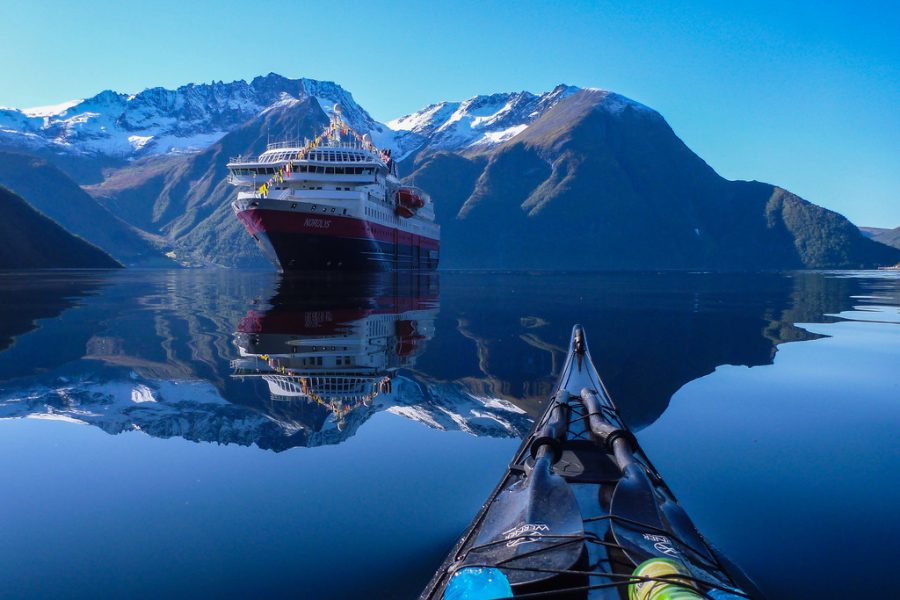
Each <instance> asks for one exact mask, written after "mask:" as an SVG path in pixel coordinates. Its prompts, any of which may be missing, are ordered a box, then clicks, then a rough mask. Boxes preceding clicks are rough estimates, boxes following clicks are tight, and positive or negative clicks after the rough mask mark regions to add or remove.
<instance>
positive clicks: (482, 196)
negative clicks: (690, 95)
mask: <svg viewBox="0 0 900 600" xmlns="http://www.w3.org/2000/svg"><path fill="white" fill-rule="evenodd" d="M335 104H338V105H340V106H341V108H342V110H343V115H344V118H345V120H347V121H348V122H349V124H350V125H351V126H353V127H354V128H355V129H357V130H358V131H360V132H364V133H370V134H371V135H372V137H373V140H374V141H375V143H376V144H377V145H379V146H381V147H385V148H389V149H391V150H392V151H393V152H394V157H395V158H396V159H397V160H398V161H399V164H400V172H401V174H403V175H404V176H406V177H407V180H408V181H411V182H413V183H415V184H417V185H421V186H422V187H424V188H425V189H427V190H428V191H429V192H430V193H431V194H432V197H433V198H434V200H435V206H436V211H437V214H438V222H439V223H440V224H441V225H442V228H443V243H442V265H443V266H444V267H445V268H467V269H468V268H504V269H506V268H510V269H531V268H541V269H717V270H729V269H738V270H757V269H794V268H860V267H871V266H875V265H881V264H894V263H896V262H898V261H900V253H898V252H897V251H896V249H893V248H889V247H887V246H885V245H883V244H880V243H877V242H875V241H872V240H870V239H867V238H866V237H864V236H863V235H862V234H861V233H860V232H859V230H858V229H857V228H856V227H855V226H854V225H853V224H851V223H850V222H849V221H847V220H846V219H845V218H844V217H842V216H841V215H838V214H837V213H834V212H832V211H828V210H826V209H823V208H820V207H817V206H815V205H813V204H811V203H809V202H807V201H805V200H803V199H801V198H799V197H797V196H795V195H793V194H791V193H790V192H788V191H787V190H783V189H782V188H779V187H777V186H774V185H771V184H766V183H761V182H754V181H750V182H747V181H728V180H725V179H724V178H722V177H721V176H719V175H718V174H717V173H716V172H715V171H714V170H713V169H712V168H711V167H709V165H707V164H706V163H705V162H704V161H703V160H702V159H701V158H700V157H698V156H697V155H696V154H694V153H693V152H692V151H691V150H690V149H689V148H687V146H686V145H685V144H684V143H683V142H682V141H681V140H680V139H679V138H678V137H677V136H676V135H675V133H674V132H673V131H672V129H671V127H669V125H668V124H667V123H666V121H665V119H664V118H663V117H662V115H660V114H659V113H657V112H656V111H654V110H653V109H651V108H649V107H647V106H645V105H643V104H640V103H638V102H636V101H634V100H631V99H628V98H626V97H624V96H621V95H619V94H616V93H613V92H609V91H605V90H598V89H593V88H589V89H580V88H577V87H573V86H568V85H559V86H557V87H556V88H554V89H553V90H551V91H549V92H546V93H543V94H532V93H530V92H514V93H499V94H492V95H481V96H475V97H473V98H470V99H468V100H464V101H460V102H439V103H436V104H432V105H430V106H428V107H426V108H424V109H422V110H420V111H416V112H414V113H411V114H409V115H406V116H403V117H400V118H398V119H394V120H392V121H390V122H389V123H387V124H383V123H379V122H377V121H375V120H374V119H373V118H372V117H371V116H370V115H369V113H368V112H367V111H366V110H365V109H364V108H362V107H361V106H359V105H358V104H357V103H356V102H355V100H354V99H353V97H352V95H351V94H350V93H349V92H347V91H346V90H344V89H343V88H342V87H341V86H339V85H337V84H335V83H332V82H321V81H315V80H311V79H288V78H285V77H282V76H280V75H276V74H274V73H270V74H269V75H267V76H265V77H257V78H255V79H253V80H252V81H251V82H250V83H247V82H244V81H237V82H232V83H229V84H223V83H213V84H202V85H187V86H182V87H180V88H178V89H177V90H163V89H162V88H154V89H150V90H146V91H144V92H141V93H140V94H136V95H132V96H127V95H124V94H116V93H114V92H103V93H101V94H98V95H97V96H95V97H94V98H92V99H89V100H85V101H79V102H75V103H67V104H65V105H61V106H58V107H44V108H41V109H27V110H24V111H23V110H11V109H7V110H0V146H6V147H9V146H10V145H12V146H13V147H16V148H21V147H23V146H24V147H26V148H27V149H29V151H32V152H35V153H38V154H40V155H41V156H42V157H44V158H46V159H47V160H50V161H52V162H54V163H55V164H57V166H59V168H60V169H63V170H64V171H66V173H67V174H69V175H70V176H72V177H73V178H74V179H76V181H78V182H79V183H80V184H81V185H82V186H83V188H84V189H85V190H86V191H87V192H88V193H89V194H90V195H91V196H93V197H94V199H95V200H96V201H97V202H98V203H99V204H100V205H102V207H103V208H104V209H105V210H106V211H108V212H109V213H112V214H113V215H115V217H117V218H118V219H120V220H122V221H124V222H126V223H127V224H129V225H130V226H132V227H134V228H136V229H138V230H140V231H141V232H143V234H146V236H147V237H148V238H149V239H153V240H154V241H155V244H156V245H158V246H165V247H167V248H173V249H174V252H175V255H176V257H177V260H178V261H179V262H180V263H181V264H184V265H190V266H199V265H218V266H225V267H259V266H264V265H266V262H265V261H264V259H263V258H262V257H261V255H260V253H259V251H258V250H257V249H256V247H255V246H254V244H252V243H251V242H252V240H251V239H250V237H249V236H247V235H246V234H245V233H244V232H243V231H242V229H241V227H240V225H239V223H238V222H237V220H236V219H234V217H233V215H232V214H231V209H230V206H229V205H230V200H231V199H232V198H233V197H234V194H235V190H234V189H233V188H232V187H231V186H229V185H228V184H227V180H226V178H227V169H226V167H225V165H226V164H227V162H228V160H229V157H231V156H235V155H238V154H240V155H245V156H246V155H254V154H258V153H260V152H262V150H264V149H265V146H266V142H268V141H269V140H271V139H278V138H282V139H283V138H298V137H299V138H304V137H312V136H314V135H315V134H316V133H317V132H318V131H320V130H321V128H322V127H323V126H324V124H326V123H327V121H328V118H329V116H330V113H331V111H332V107H333V106H334V105H335ZM104 107H106V108H104ZM101 108H102V109H103V110H101ZM92 111H93V112H92ZM138 138H140V139H139V142H140V143H137V142H135V139H138ZM145 138H146V139H145ZM123 140H124V141H123ZM173 140H174V141H173ZM576 238H577V239H579V240H581V241H580V244H579V245H578V247H577V248H578V250H577V251H573V249H572V248H573V247H572V246H571V244H560V243H559V240H562V239H576ZM98 243H99V242H98Z"/></svg>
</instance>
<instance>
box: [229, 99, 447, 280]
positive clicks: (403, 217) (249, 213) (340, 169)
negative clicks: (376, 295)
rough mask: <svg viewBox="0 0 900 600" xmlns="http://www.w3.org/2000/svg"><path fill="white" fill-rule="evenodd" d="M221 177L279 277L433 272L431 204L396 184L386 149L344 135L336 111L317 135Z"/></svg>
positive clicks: (236, 162) (233, 165)
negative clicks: (292, 273) (234, 189)
mask: <svg viewBox="0 0 900 600" xmlns="http://www.w3.org/2000/svg"><path fill="white" fill-rule="evenodd" d="M228 170H229V174H228V181H229V183H231V184H232V185H235V186H237V187H238V190H239V191H238V195H237V199H236V200H235V201H234V202H232V208H233V209H234V212H235V214H236V215H237V217H238V218H239V219H240V220H241V221H242V222H243V224H244V226H245V227H246V229H247V231H248V233H249V234H250V235H251V236H253V239H255V240H256V242H257V244H258V245H259V246H260V248H261V249H262V251H263V252H264V253H265V254H266V256H267V257H268V258H269V259H270V260H271V261H272V262H273V263H274V264H275V266H276V267H278V268H279V269H280V270H281V271H394V270H432V269H436V268H437V265H438V260H439V258H440V237H441V233H440V226H439V225H438V224H437V223H436V222H435V215H434V205H433V203H432V201H431V197H430V196H429V195H428V194H427V193H426V192H425V191H424V190H422V189H419V188H417V187H415V186H408V185H403V184H401V183H400V179H399V177H398V175H397V164H396V161H394V160H393V158H392V157H391V153H390V151H389V150H380V149H379V148H377V147H376V146H375V145H374V144H373V143H372V139H371V137H370V136H369V135H368V134H365V135H360V134H359V133H357V132H356V131H354V130H353V129H351V128H350V127H349V126H348V125H347V124H346V123H345V122H344V121H343V119H342V117H341V108H340V106H338V105H335V107H334V110H333V113H332V117H331V120H330V123H329V125H328V127H327V128H326V129H325V131H324V132H323V133H322V134H321V135H319V136H316V137H315V138H314V139H312V140H305V141H303V142H300V141H299V140H295V141H289V142H277V143H270V144H268V145H267V147H266V150H265V152H263V153H262V154H260V155H259V156H258V157H256V158H252V157H246V158H245V157H235V158H232V159H231V160H230V161H229V163H228Z"/></svg>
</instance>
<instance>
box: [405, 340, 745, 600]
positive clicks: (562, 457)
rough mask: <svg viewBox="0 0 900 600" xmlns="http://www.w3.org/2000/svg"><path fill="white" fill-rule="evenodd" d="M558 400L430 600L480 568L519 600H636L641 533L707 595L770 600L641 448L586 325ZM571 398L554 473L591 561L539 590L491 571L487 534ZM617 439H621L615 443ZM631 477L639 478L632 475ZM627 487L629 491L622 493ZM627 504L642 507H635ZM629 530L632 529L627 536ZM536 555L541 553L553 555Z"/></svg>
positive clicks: (445, 567)
mask: <svg viewBox="0 0 900 600" xmlns="http://www.w3.org/2000/svg"><path fill="white" fill-rule="evenodd" d="M583 391H586V392H590V394H588V395H591V394H593V398H595V399H596V400H597V403H598V404H599V407H595V408H596V411H594V413H593V414H594V415H595V416H594V417H590V413H591V412H592V411H590V410H589V409H588V406H589V403H587V402H585V401H582V400H581V394H582V392H583ZM552 398H553V401H550V402H547V408H546V410H545V412H544V414H542V415H541V417H539V418H538V419H537V420H536V421H535V423H534V427H533V428H532V430H531V432H530V433H529V434H528V436H526V438H525V439H524V440H523V442H522V445H521V446H520V447H519V450H518V451H517V452H516V454H515V456H514V457H513V460H512V461H511V463H510V466H509V468H508V470H507V472H506V474H505V475H504V477H503V478H502V479H501V481H500V483H499V484H498V485H497V487H496V488H495V489H494V491H493V492H492V493H491V495H490V496H489V497H488V499H487V501H486V502H485V504H484V505H483V507H482V509H481V510H480V512H479V513H478V515H477V516H476V517H475V519H474V520H473V521H472V523H471V524H470V525H469V527H468V528H467V529H466V531H465V533H464V534H463V535H462V537H461V538H460V539H459V541H458V542H457V543H456V545H455V546H454V547H453V549H452V550H451V551H450V553H449V555H448V556H447V558H446V559H445V560H444V562H443V563H442V564H441V566H440V567H439V568H438V570H437V572H436V573H435V575H434V577H433V578H432V580H431V581H430V582H429V584H428V586H427V587H426V588H425V590H424V591H423V592H422V595H421V596H420V598H421V599H423V600H424V599H432V598H435V599H436V598H442V597H443V595H444V591H445V590H446V587H447V585H448V583H449V582H450V580H451V579H452V576H453V575H454V573H456V572H457V571H459V570H461V569H465V568H466V567H467V566H470V565H473V564H474V565H477V566H493V567H496V568H498V569H499V570H500V571H501V572H504V571H505V575H506V576H507V578H508V579H510V581H511V582H512V589H513V591H514V595H515V596H520V595H524V594H535V593H537V592H541V594H540V596H543V595H544V594H546V595H547V597H554V598H556V597H566V598H598V599H600V598H610V599H613V598H615V599H621V598H623V597H628V589H627V587H628V584H629V582H633V581H634V579H633V576H632V574H633V573H634V572H635V569H636V568H637V567H638V563H640V562H642V559H643V558H644V557H641V556H640V552H635V551H634V548H633V547H630V546H629V544H628V543H626V542H624V541H623V540H621V539H620V538H621V537H623V536H622V532H623V531H626V532H627V533H628V534H629V535H632V534H634V535H636V536H637V538H636V539H637V540H638V541H639V542H641V543H649V546H648V547H649V548H650V549H651V552H657V553H658V554H659V556H670V557H673V558H675V559H677V561H678V562H679V563H680V564H683V568H684V569H685V572H688V573H689V574H688V575H686V576H685V580H686V581H689V582H690V585H691V586H693V587H694V588H695V589H696V590H697V591H698V592H699V593H700V594H701V595H702V594H704V593H706V594H708V593H710V592H711V591H714V590H715V591H718V592H720V593H725V592H727V593H730V594H732V595H731V596H725V597H729V598H742V597H743V598H761V597H762V596H761V594H760V592H759V590H758V589H757V588H756V587H755V586H754V585H753V583H752V582H751V581H750V579H749V578H748V577H747V576H746V575H745V574H744V573H743V572H742V571H740V569H739V568H738V567H736V566H735V565H734V564H733V563H731V562H730V561H728V560H727V559H726V558H725V557H724V556H722V555H721V553H720V552H719V551H718V550H716V549H715V548H714V547H713V546H711V545H710V544H709V543H708V542H707V541H706V539H705V538H704V537H703V536H702V535H701V534H700V533H699V532H698V531H697V530H696V528H695V527H694V526H693V524H692V523H691V522H690V520H689V519H688V518H687V515H686V513H684V511H683V509H681V507H680V506H679V505H678V504H677V500H676V499H675V496H674V494H673V493H672V491H671V490H670V489H669V488H668V486H667V485H666V484H665V482H664V481H663V479H662V477H661V475H660V474H659V472H658V471H657V470H656V468H655V467H654V466H653V465H652V463H651V462H650V460H649V459H648V458H647V457H646V455H645V454H644V453H643V451H642V450H641V449H640V448H639V447H638V446H637V443H636V441H635V440H634V436H633V435H632V434H631V433H630V432H629V431H628V428H627V427H626V425H625V423H624V422H623V421H622V420H621V418H620V417H619V415H618V411H617V409H616V406H615V404H614V403H613V401H612V399H611V398H610V396H609V393H608V391H607V390H606V387H605V386H604V384H603V381H602V380H601V379H600V376H599V374H598V372H597V369H596V368H595V366H594V364H593V362H592V361H591V357H590V352H589V351H588V348H587V341H586V336H585V334H584V332H583V330H582V329H581V327H580V326H576V327H575V328H574V329H573V333H572V339H571V342H570V348H569V353H568V356H567V359H566V363H565V366H564V367H563V370H562V373H561V374H560V377H559V380H558V382H557V384H556V387H555V388H554V391H553V394H552ZM561 399H562V401H564V402H565V403H566V405H567V406H568V407H569V413H568V414H570V416H569V420H568V428H567V433H566V436H565V439H564V441H563V442H562V443H561V445H560V446H559V456H558V460H557V461H556V463H555V464H554V465H553V471H554V473H556V474H557V475H559V476H561V477H562V478H563V479H564V480H565V481H566V482H567V483H568V485H569V486H570V488H571V489H572V491H573V493H574V495H575V497H576V498H577V501H578V507H579V509H578V510H579V512H580V513H581V514H580V516H579V518H581V519H582V521H583V524H584V532H585V533H584V539H583V540H577V542H580V543H582V544H583V548H582V549H583V559H582V560H580V561H579V563H578V565H577V566H575V567H572V568H569V569H566V570H565V572H562V571H561V572H559V573H557V574H555V575H554V576H552V577H550V578H545V579H543V580H542V581H541V584H540V587H539V588H537V589H536V588H535V586H531V587H529V586H527V585H516V583H515V582H516V581H518V580H526V579H527V578H523V577H522V574H521V573H515V572H514V571H515V567H514V566H513V568H512V569H510V568H509V564H508V563H507V564H496V565H489V564H487V563H486V562H485V561H484V556H489V554H486V553H485V552H484V548H485V544H484V535H483V529H485V526H486V523H488V522H489V521H490V520H491V519H495V518H496V507H497V506H498V505H500V504H502V498H503V497H504V496H505V495H507V494H508V493H509V490H514V489H515V488H516V487H517V486H521V485H522V482H523V481H524V480H525V479H526V478H527V477H528V476H529V472H530V469H531V465H533V464H534V459H533V458H532V453H533V448H534V446H535V444H536V443H540V439H539V432H540V431H541V429H542V428H543V427H545V424H546V423H547V421H548V419H549V418H550V417H549V415H550V413H551V412H552V407H553V405H554V404H556V403H557V402H560V401H561ZM592 419H594V420H597V421H598V422H599V424H600V427H601V428H603V431H609V432H615V433H612V434H610V436H609V437H606V438H605V439H602V438H601V437H600V436H598V435H597V430H596V429H594V428H593V425H592V423H593V421H592ZM615 439H619V440H620V441H619V442H615V441H614V440H615ZM621 440H625V441H626V442H628V444H630V445H631V447H632V452H631V453H630V454H628V456H627V457H625V458H624V460H626V461H631V462H632V463H633V464H631V465H630V466H627V468H623V466H622V464H621V463H622V460H623V456H622V454H623V453H622V452H620V451H621V450H622V448H623V447H625V446H626V445H625V444H623V443H622V441H621ZM626 473H630V475H627V476H626ZM625 480H627V481H628V483H625V484H622V485H621V486H620V485H619V484H620V483H621V482H622V481H625ZM629 489H630V490H631V491H632V493H630V494H629V493H628V490H629ZM617 490H618V497H619V500H617V502H618V503H619V504H620V506H619V507H617V508H615V509H614V508H612V505H613V503H614V501H613V497H614V496H615V495H616V491H617ZM635 490H636V491H637V492H636V493H635ZM622 503H626V504H625V505H623V504H622ZM627 503H632V504H634V506H627ZM623 508H624V509H631V510H628V511H626V512H625V513H624V514H628V515H629V519H628V520H631V519H633V522H629V523H625V522H624V521H623V520H622V519H620V518H619V517H620V515H621V514H623ZM611 511H616V512H615V514H613V513H612V512H611ZM644 515H646V516H644ZM624 525H627V526H628V527H627V528H624V527H623V526H624ZM624 537H627V536H624ZM623 544H624V545H623ZM535 548H536V549H535V552H536V553H537V552H543V551H545V550H543V549H540V548H537V546H535ZM546 551H547V552H552V551H553V550H546ZM545 576H546V574H545ZM564 591H565V592H564ZM563 593H564V595H563ZM623 594H624V595H623ZM540 596H534V595H532V596H530V597H540Z"/></svg>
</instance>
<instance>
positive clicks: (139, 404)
mask: <svg viewBox="0 0 900 600" xmlns="http://www.w3.org/2000/svg"><path fill="white" fill-rule="evenodd" d="M115 283H118V284H120V285H118V286H117V285H112V286H110V288H109V289H107V290H106V291H105V295H101V296H100V297H99V298H98V299H95V300H89V301H86V302H84V303H83V305H82V306H80V307H78V308H76V309H75V310H73V311H72V314H73V315H74V316H75V318H69V319H64V320H63V319H60V320H57V321H50V322H48V323H47V324H46V325H45V326H44V327H42V328H40V329H39V330H38V331H35V332H33V333H32V334H30V335H29V336H25V338H23V340H21V342H23V343H20V344H17V347H15V348H12V349H11V350H10V351H8V352H7V353H4V354H0V372H5V371H6V372H11V371H13V370H14V368H15V367H16V365H19V366H20V373H21V375H22V376H19V377H16V378H14V379H11V380H9V381H8V382H7V383H8V384H9V385H4V387H3V391H2V392H0V418H3V417H7V418H9V417H31V418H44V419H58V420H66V421H76V422H81V423H88V424H92V425H95V426H97V427H100V428H102V429H103V430H105V431H107V432H109V433H119V432H123V431H131V430H141V431H144V432H145V433H148V434H150V435H153V436H158V437H172V436H178V437H183V438H185V439H190V440H195V441H214V442H219V443H238V444H244V445H249V444H256V445H258V446H259V447H262V448H272V449H276V450H282V449H286V448H290V447H295V446H311V445H320V444H329V443H338V442H340V441H342V440H344V439H347V438H349V437H350V436H352V435H353V433H355V431H356V429H357V428H358V427H359V426H360V425H361V424H362V423H363V422H365V421H366V420H367V419H368V418H369V417H370V416H371V415H372V414H374V413H375V412H378V411H382V410H386V411H389V412H393V413H396V414H400V415H403V416H405V417H407V418H411V419H415V420H417V421H420V422H422V423H424V424H426V425H428V426H430V427H435V428H440V429H447V430H463V431H468V432H470V433H473V434H476V435H491V436H518V435H522V434H523V433H524V432H525V431H526V430H527V428H528V427H529V426H530V420H529V418H528V417H527V416H526V415H524V414H523V412H522V411H521V410H520V409H518V408H516V407H515V406H514V405H512V404H509V403H507V402H505V401H502V400H498V399H495V398H492V397H489V396H486V397H482V396H478V395H476V394H471V393H468V392H466V391H465V390H462V389H459V387H458V386H455V385H453V384H451V383H447V382H437V381H429V380H427V379H426V378H421V377H418V376H415V375H414V372H413V371H411V370H410V368H411V367H413V366H414V364H415V360H416V357H417V356H419V355H420V354H421V353H422V351H423V349H424V347H425V344H426V343H427V341H428V339H429V338H430V337H431V336H432V335H433V329H434V327H433V321H434V317H435V315H436V314H437V306H438V302H437V300H438V287H437V280H436V276H435V275H431V276H430V277H427V278H419V277H408V278H397V277H391V278H387V279H382V278H378V279H367V280H361V281H346V280H341V281H338V280H324V281H321V280H320V281H316V280H311V279H285V280H281V281H277V282H276V281H273V280H272V278H271V276H268V275H239V276H234V275H232V276H231V277H224V278H222V277H220V276H217V275H209V274H204V275H202V276H197V275H191V274H184V273H177V274H143V275H142V277H138V278H136V279H129V278H128V277H126V278H124V279H119V280H116V282H115ZM273 287H274V288H275V289H276V290H277V291H276V292H275V293H274V296H273V297H272V299H271V306H270V307H267V308H266V307H264V306H263V305H262V304H260V303H259V301H258V300H257V301H255V302H253V303H252V304H251V306H255V308H251V309H250V310H249V311H248V310H247V309H246V304H244V305H243V306H240V305H239V304H238V303H239V302H241V300H238V299H244V298H252V297H253V296H254V295H257V294H258V290H260V289H263V290H265V289H266V288H268V289H269V290H271V289H273ZM263 294H264V295H272V292H268V293H265V292H263ZM242 313H243V315H242ZM228 323H231V325H228ZM234 323H238V326H237V332H234V329H235V326H234ZM232 334H233V339H232ZM47 348H54V350H55V352H47ZM235 348H237V352H236V350H235ZM45 365H48V366H49V365H52V368H49V369H48V368H46V367H45ZM235 376H236V377H235Z"/></svg>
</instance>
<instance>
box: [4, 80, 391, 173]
mask: <svg viewBox="0 0 900 600" xmlns="http://www.w3.org/2000/svg"><path fill="white" fill-rule="evenodd" d="M308 97H313V98H315V99H316V100H317V101H318V104H319V106H320V107H321V108H322V110H324V111H325V112H326V113H329V114H330V113H331V111H332V108H333V106H334V105H335V104H339V105H340V106H341V107H342V109H343V115H344V119H345V120H346V121H347V122H348V123H349V124H350V125H351V126H353V127H354V128H355V129H357V130H359V131H364V132H371V133H372V135H373V138H376V139H382V138H384V137H385V135H384V134H385V133H386V132H387V130H386V128H385V127H384V126H383V125H381V124H380V123H377V122H375V120H374V119H372V117H371V116H370V115H369V113H367V112H366V111H365V110H364V109H363V108H362V107H360V106H359V105H358V104H357V103H356V101H354V100H353V96H352V95H351V94H350V93H349V92H347V91H346V90H344V89H343V88H342V87H341V86H339V85H337V84H335V83H333V82H330V81H317V80H314V79H288V78H286V77H282V76H281V75H276V74H274V73H270V74H269V75H266V76H265V77H256V78H255V79H253V80H252V81H251V82H250V83H247V82H246V81H243V80H240V81H233V82H231V83H222V82H213V83H209V84H189V85H185V86H182V87H179V88H178V89H176V90H167V89H164V88H159V87H157V88H150V89H147V90H144V91H143V92H140V93H139V94H133V95H129V94H122V93H117V92H113V91H110V90H106V91H103V92H100V93H99V94H97V95H96V96H94V97H92V98H87V99H83V100H72V101H69V102H64V103H62V104H59V105H55V106H41V107H35V108H28V109H12V108H0V139H3V141H6V142H7V143H11V144H14V145H18V146H24V147H26V148H28V147H30V148H49V149H51V150H54V151H58V152H69V153H76V154H99V155H106V156H115V157H122V158H134V157H138V156H145V155H150V154H167V153H184V152H196V151H200V150H203V149H205V148H207V147H208V146H209V145H211V144H213V143H215V142H216V141H218V140H219V139H221V138H222V136H224V135H225V134H227V133H228V132H229V131H232V130H234V129H235V128H237V127H238V126H240V125H242V124H243V123H245V122H246V121H248V120H249V119H251V118H253V117H255V116H257V115H259V114H260V113H262V112H264V111H266V110H268V109H271V108H273V107H276V106H279V105H283V104H285V103H290V102H292V101H296V100H298V99H302V98H308ZM282 134H283V135H284V136H289V135H290V132H280V133H279V132H273V135H282Z"/></svg>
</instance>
